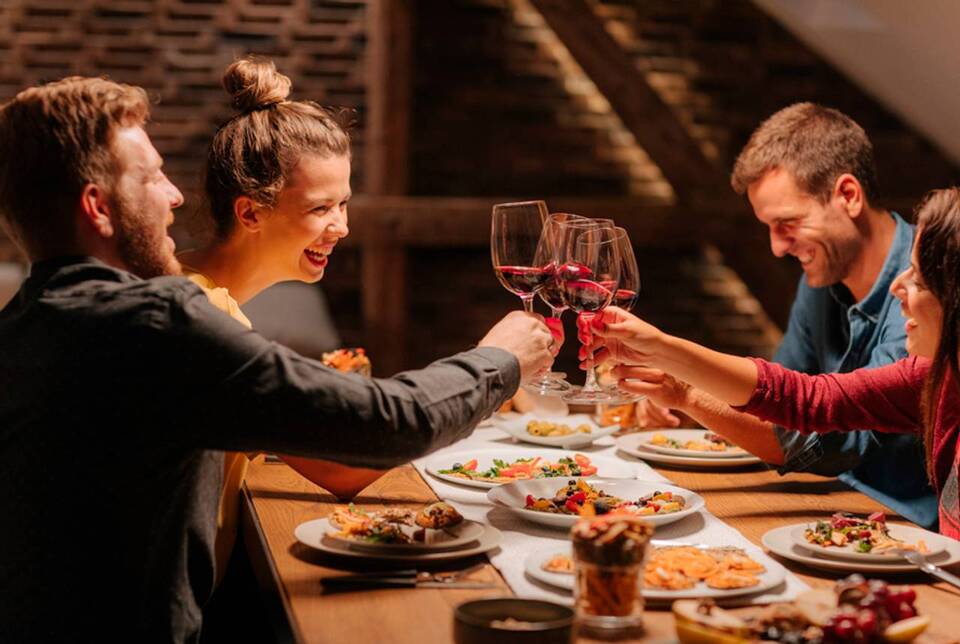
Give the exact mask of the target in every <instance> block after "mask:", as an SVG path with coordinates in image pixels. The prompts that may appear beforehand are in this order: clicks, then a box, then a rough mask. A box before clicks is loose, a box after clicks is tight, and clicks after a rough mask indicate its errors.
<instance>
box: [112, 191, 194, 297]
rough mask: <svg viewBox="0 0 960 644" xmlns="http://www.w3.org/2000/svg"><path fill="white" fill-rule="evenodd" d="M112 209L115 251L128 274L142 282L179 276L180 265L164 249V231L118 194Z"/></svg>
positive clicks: (165, 248) (165, 242)
mask: <svg viewBox="0 0 960 644" xmlns="http://www.w3.org/2000/svg"><path fill="white" fill-rule="evenodd" d="M113 210H114V221H113V224H114V229H115V231H116V235H117V251H118V252H119V254H120V259H121V260H122V261H123V263H124V264H125V265H126V267H127V269H128V270H129V271H130V272H131V273H133V274H134V275H137V276H138V277H142V278H144V279H149V278H151V277H159V276H161V275H180V273H181V270H180V262H179V261H177V258H176V257H175V256H174V255H173V253H171V252H170V249H169V247H168V246H167V240H166V237H167V236H166V228H158V227H157V226H156V224H155V222H151V221H150V219H149V216H148V215H147V214H146V213H144V212H142V211H139V210H137V208H136V207H134V206H133V205H132V204H131V203H130V200H127V199H124V198H123V197H122V196H120V195H115V196H114V199H113ZM158 231H159V232H158Z"/></svg>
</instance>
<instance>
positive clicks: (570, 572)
mask: <svg viewBox="0 0 960 644" xmlns="http://www.w3.org/2000/svg"><path fill="white" fill-rule="evenodd" d="M651 543H652V545H651V547H650V548H649V549H648V553H647V558H646V561H645V562H644V573H643V597H644V599H646V600H648V601H651V602H672V601H674V600H676V599H698V598H707V597H709V598H712V599H717V600H723V599H727V598H730V597H740V596H743V595H754V594H757V593H761V592H764V591H767V590H770V589H771V588H775V587H776V586H778V585H780V584H781V583H782V582H783V580H784V578H785V577H786V572H785V571H784V568H783V566H781V565H780V564H778V563H777V562H775V561H773V560H771V559H769V557H766V556H760V555H751V554H749V553H747V552H746V551H745V550H743V549H741V548H734V547H729V546H724V547H708V546H702V545H687V544H676V543H673V542H669V541H659V542H658V541H653V542H651ZM524 566H525V570H526V573H527V574H528V575H529V576H530V577H532V578H534V579H536V580H538V581H541V582H543V583H545V584H549V585H551V586H555V587H557V588H565V589H567V590H571V591H572V590H573V586H574V584H575V583H576V575H575V570H574V563H573V560H572V558H571V555H570V550H569V549H567V550H549V549H548V550H544V551H542V552H535V553H532V554H531V555H530V556H528V557H527V559H526V561H525V562H524Z"/></svg>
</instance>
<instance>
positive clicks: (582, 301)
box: [558, 222, 621, 404]
mask: <svg viewBox="0 0 960 644" xmlns="http://www.w3.org/2000/svg"><path fill="white" fill-rule="evenodd" d="M561 256H562V258H563V261H562V262H561V263H560V265H559V267H558V273H559V275H560V277H561V280H562V282H563V301H564V302H566V304H567V306H568V307H569V308H570V309H571V310H573V311H576V312H577V314H578V315H580V316H581V318H583V317H587V316H590V317H592V316H593V315H596V314H598V313H600V312H602V311H603V309H604V308H606V307H607V305H609V304H610V302H611V301H612V300H613V295H614V293H615V292H616V291H617V289H618V288H619V282H620V252H619V249H618V245H617V232H616V229H615V227H614V226H613V225H612V223H606V222H598V223H597V224H596V225H594V226H588V227H584V228H583V229H582V230H577V231H576V232H575V233H573V234H571V235H569V236H568V238H567V240H566V242H565V247H564V248H563V249H562V251H561ZM620 397H621V396H620V394H619V393H617V392H610V391H606V390H604V389H602V388H601V387H600V386H599V384H597V374H596V367H591V368H590V369H589V370H588V371H587V380H586V382H585V383H584V385H583V387H582V388H581V389H579V390H575V391H571V392H569V393H567V394H564V395H563V396H562V398H563V400H565V401H567V402H569V403H574V404H593V403H599V402H610V401H611V400H618V399H619V398H620Z"/></svg>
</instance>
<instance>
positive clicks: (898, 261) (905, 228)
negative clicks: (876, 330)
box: [829, 212, 914, 322]
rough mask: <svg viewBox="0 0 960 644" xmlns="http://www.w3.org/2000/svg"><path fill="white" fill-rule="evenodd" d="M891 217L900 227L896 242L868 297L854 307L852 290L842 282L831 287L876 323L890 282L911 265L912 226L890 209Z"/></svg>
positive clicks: (841, 300)
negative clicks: (851, 301)
mask: <svg viewBox="0 0 960 644" xmlns="http://www.w3.org/2000/svg"><path fill="white" fill-rule="evenodd" d="M890 216H891V217H893V221H894V222H895V223H896V226H897V227H896V229H895V230H894V232H893V243H892V244H890V250H889V251H888V252H887V259H886V260H885V261H884V262H883V268H881V269H880V274H879V275H877V279H876V280H875V281H874V282H873V287H872V288H871V289H870V292H869V293H867V295H866V297H864V298H863V299H862V300H860V301H859V302H856V303H855V304H853V306H851V305H850V300H851V296H850V291H849V290H848V289H847V287H846V286H844V285H843V283H838V284H833V285H832V286H830V287H829V291H830V295H831V296H833V299H835V300H836V301H837V302H839V303H841V304H843V305H844V306H850V308H853V309H857V310H858V311H860V313H862V314H863V315H865V316H866V317H868V318H869V319H870V320H871V321H873V322H876V321H877V320H879V319H880V314H881V313H883V307H884V305H885V304H886V302H887V299H888V298H889V296H890V285H891V284H893V280H894V278H896V276H897V275H899V274H900V273H902V272H903V271H904V270H906V268H907V266H909V264H910V247H911V246H912V245H913V231H914V229H913V226H911V225H910V224H908V223H907V222H906V221H904V220H903V218H902V217H901V216H900V215H898V214H897V213H895V212H891V213H890Z"/></svg>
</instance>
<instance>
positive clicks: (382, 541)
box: [326, 501, 484, 552]
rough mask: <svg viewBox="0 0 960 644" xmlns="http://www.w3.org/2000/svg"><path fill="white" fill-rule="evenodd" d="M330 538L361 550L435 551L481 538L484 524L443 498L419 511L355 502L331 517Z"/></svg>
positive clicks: (336, 510)
mask: <svg viewBox="0 0 960 644" xmlns="http://www.w3.org/2000/svg"><path fill="white" fill-rule="evenodd" d="M328 521H329V523H330V531H329V532H327V535H326V536H327V538H329V539H331V540H332V541H335V542H338V543H340V544H342V545H345V546H346V547H348V548H353V549H359V550H363V549H366V550H382V551H384V552H400V551H410V552H431V551H437V550H450V549H453V548H462V547H464V546H466V545H467V544H469V543H473V542H475V541H477V540H478V539H479V538H480V537H481V536H482V535H483V531H484V526H483V524H481V523H478V522H476V521H467V520H464V518H463V516H462V515H461V514H460V513H459V512H458V511H457V509H456V508H454V507H453V506H452V505H449V504H448V503H444V502H443V501H439V502H437V503H431V504H430V505H427V506H424V507H422V508H420V509H419V510H412V509H407V508H387V509H384V510H379V511H373V510H363V509H361V508H358V507H356V506H355V505H354V504H352V503H351V504H350V505H346V506H339V507H337V508H335V509H334V511H333V512H332V513H331V514H330V516H329V517H328Z"/></svg>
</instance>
